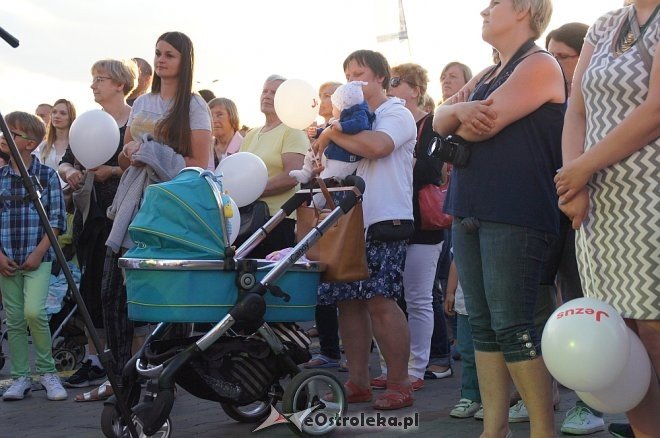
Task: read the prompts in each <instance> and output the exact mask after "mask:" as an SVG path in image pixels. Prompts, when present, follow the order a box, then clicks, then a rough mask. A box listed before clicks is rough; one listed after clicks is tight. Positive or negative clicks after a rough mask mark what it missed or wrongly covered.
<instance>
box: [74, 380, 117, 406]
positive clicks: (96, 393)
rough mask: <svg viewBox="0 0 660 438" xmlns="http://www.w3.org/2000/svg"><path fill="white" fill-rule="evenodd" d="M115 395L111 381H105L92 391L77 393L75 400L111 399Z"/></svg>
mask: <svg viewBox="0 0 660 438" xmlns="http://www.w3.org/2000/svg"><path fill="white" fill-rule="evenodd" d="M112 395H114V391H113V390H112V386H110V382H105V383H103V384H101V386H99V387H98V388H94V389H92V390H91V391H87V392H83V393H82V394H78V395H76V398H75V401H77V402H92V401H103V400H107V399H109V398H110V397H111V396H112Z"/></svg>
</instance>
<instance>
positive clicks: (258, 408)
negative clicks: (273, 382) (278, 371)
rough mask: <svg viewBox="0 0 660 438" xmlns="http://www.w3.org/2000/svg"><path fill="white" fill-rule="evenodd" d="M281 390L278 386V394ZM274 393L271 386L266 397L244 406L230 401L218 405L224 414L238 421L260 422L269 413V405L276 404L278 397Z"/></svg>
mask: <svg viewBox="0 0 660 438" xmlns="http://www.w3.org/2000/svg"><path fill="white" fill-rule="evenodd" d="M278 386H279V385H278ZM281 390H282V389H281V388H280V392H279V394H280V395H281ZM276 394H277V391H276V390H275V389H274V388H273V390H271V391H270V392H269V393H268V398H266V399H264V400H259V401H257V402H255V403H251V404H249V405H245V406H236V405H234V404H231V403H220V406H222V410H223V411H225V414H227V415H229V417H230V418H233V419H234V420H236V421H238V422H239V423H261V422H262V421H264V420H265V419H266V418H268V416H269V415H270V407H271V406H275V405H276V404H277V401H278V400H279V397H278V396H277V395H276Z"/></svg>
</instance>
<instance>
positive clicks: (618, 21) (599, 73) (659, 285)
mask: <svg viewBox="0 0 660 438" xmlns="http://www.w3.org/2000/svg"><path fill="white" fill-rule="evenodd" d="M629 8H630V7H627V8H623V9H620V10H617V11H612V12H610V13H608V14H606V15H604V16H603V17H601V18H600V19H599V20H598V21H597V22H596V23H595V24H594V25H593V26H592V27H591V29H590V30H589V33H588V35H587V38H586V41H587V42H588V43H590V44H591V45H593V46H594V47H595V50H594V54H593V57H592V59H591V62H590V64H589V66H588V68H587V70H586V72H585V75H584V79H583V81H582V91H583V93H584V100H585V108H586V112H587V118H586V121H587V123H586V138H585V150H588V149H589V148H590V147H592V146H593V145H595V144H596V143H597V142H598V141H599V140H600V139H602V138H603V137H605V136H606V135H607V134H608V133H609V132H610V131H611V130H612V129H614V128H615V127H616V126H617V125H618V124H620V123H621V121H622V120H623V119H624V118H625V117H626V116H628V115H629V114H630V113H631V112H632V111H633V110H634V109H635V108H637V107H638V106H639V105H640V104H641V103H642V102H643V101H644V100H645V99H646V97H647V94H648V89H649V78H650V68H649V67H647V66H646V65H645V63H644V62H643V59H642V55H641V54H640V52H639V50H638V47H637V45H634V46H633V47H631V48H630V49H628V50H627V51H625V52H623V53H622V54H620V55H617V54H616V53H615V51H614V48H613V41H614V39H615V38H616V37H617V34H618V32H619V29H620V27H621V25H622V24H623V23H624V22H625V20H627V19H628V13H629ZM642 38H643V41H642V42H643V44H644V45H645V46H646V47H647V48H648V51H649V54H650V55H651V57H653V54H654V52H655V47H656V45H657V43H658V40H660V14H656V15H655V18H654V19H653V22H651V23H649V25H648V27H647V29H646V31H645V32H644V33H643V36H642ZM659 123H660V121H659ZM659 165H660V139H655V140H654V141H653V142H652V143H650V144H648V145H647V146H644V147H643V148H641V149H639V150H638V151H636V152H635V153H633V154H632V155H630V156H628V157H627V158H625V159H624V160H622V161H620V162H618V163H616V164H614V165H612V166H609V167H607V168H605V169H603V170H601V171H599V172H597V173H595V174H594V175H593V177H592V178H591V180H590V181H589V183H588V185H587V187H588V191H589V200H590V211H589V215H588V217H587V220H586V221H585V223H584V224H583V226H582V228H581V230H580V231H579V232H578V233H576V249H577V258H578V266H579V269H580V277H581V279H582V287H583V289H584V293H585V295H586V296H590V297H594V298H598V299H601V300H604V301H606V302H608V303H609V304H611V305H612V306H613V307H614V308H616V309H617V311H619V313H621V315H622V316H623V317H624V318H632V319H641V320H653V319H656V320H657V319H660V280H659V278H660V225H659V223H660V187H659V181H660V173H659V172H658V169H659V168H660V166H659Z"/></svg>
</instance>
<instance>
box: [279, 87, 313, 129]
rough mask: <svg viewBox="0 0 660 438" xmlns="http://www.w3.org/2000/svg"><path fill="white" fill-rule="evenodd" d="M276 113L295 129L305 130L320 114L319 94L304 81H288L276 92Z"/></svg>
mask: <svg viewBox="0 0 660 438" xmlns="http://www.w3.org/2000/svg"><path fill="white" fill-rule="evenodd" d="M274 105H275V113H277V117H278V118H279V119H280V120H281V121H282V123H284V124H285V125H287V126H288V127H289V128H293V129H305V128H307V127H308V126H309V125H311V124H312V122H313V121H314V119H316V116H317V115H318V113H319V101H318V94H317V93H316V90H315V89H314V87H312V86H311V85H310V84H308V83H307V82H305V81H303V80H302V79H288V80H286V81H284V82H283V83H282V84H281V85H280V86H279V87H278V88H277V91H276V92H275V101H274Z"/></svg>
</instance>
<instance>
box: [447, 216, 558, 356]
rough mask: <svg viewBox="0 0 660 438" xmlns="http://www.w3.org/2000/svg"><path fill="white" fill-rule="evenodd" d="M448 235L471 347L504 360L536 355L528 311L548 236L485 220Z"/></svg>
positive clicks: (531, 313)
mask: <svg viewBox="0 0 660 438" xmlns="http://www.w3.org/2000/svg"><path fill="white" fill-rule="evenodd" d="M452 233H453V241H454V259H455V260H456V267H457V268H458V277H459V278H460V279H461V285H462V286H463V291H464V292H465V305H466V307H467V311H468V314H469V315H470V316H469V318H470V325H471V326H472V334H473V339H474V347H475V349H476V350H478V351H484V352H498V351H501V352H502V353H503V354H504V360H505V361H507V362H519V361H523V360H530V359H535V358H536V357H538V356H539V355H540V354H541V342H540V333H537V331H536V330H535V328H534V307H535V305H536V299H537V296H538V293H539V283H540V280H541V274H542V272H543V269H544V261H545V259H546V257H547V252H548V248H549V242H550V235H549V234H548V233H545V232H541V231H537V230H533V229H530V228H526V227H520V226H516V225H509V224H502V223H496V222H488V221H481V223H480V224H479V226H478V228H477V229H476V230H474V231H468V230H466V229H465V227H464V226H463V225H461V220H455V221H454V224H453V226H452Z"/></svg>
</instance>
